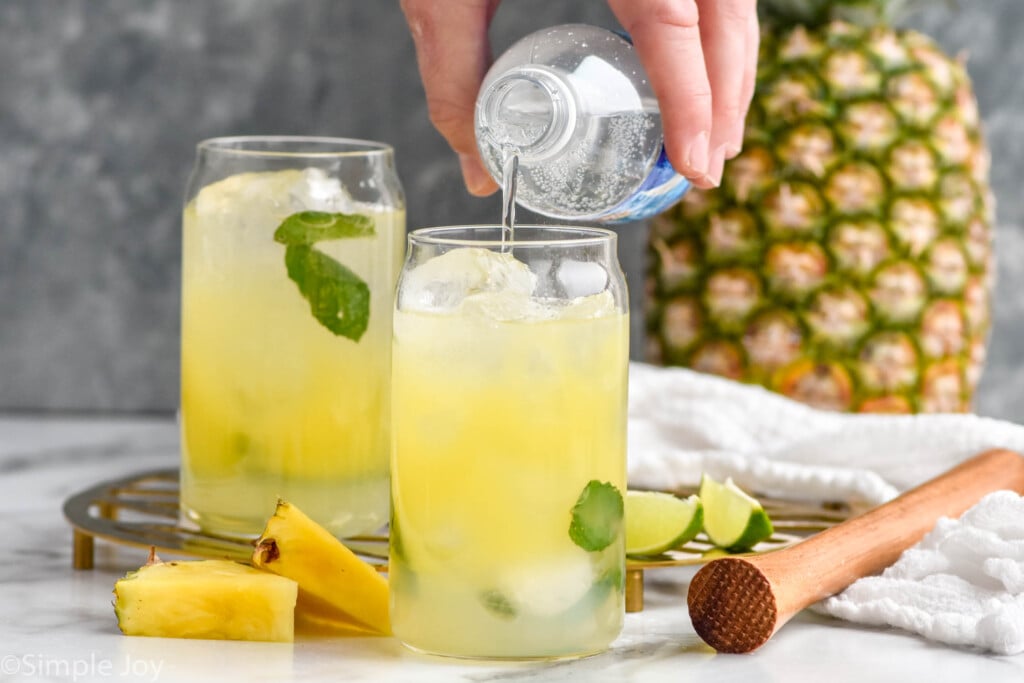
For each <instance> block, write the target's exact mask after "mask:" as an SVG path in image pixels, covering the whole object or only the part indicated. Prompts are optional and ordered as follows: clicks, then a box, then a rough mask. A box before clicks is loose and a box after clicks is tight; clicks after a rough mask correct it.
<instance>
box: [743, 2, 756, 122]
mask: <svg viewBox="0 0 1024 683" xmlns="http://www.w3.org/2000/svg"><path fill="white" fill-rule="evenodd" d="M760 44H761V28H760V27H759V26H758V23H757V12H753V13H752V14H751V15H750V17H749V18H748V19H747V44H746V55H747V59H746V62H747V63H746V65H745V66H744V68H743V91H742V93H743V94H742V97H741V98H740V101H741V102H742V104H743V107H744V111H749V110H750V102H751V100H753V99H754V87H755V85H756V83H757V55H758V47H759V46H760ZM744 118H746V115H745V114H744Z"/></svg>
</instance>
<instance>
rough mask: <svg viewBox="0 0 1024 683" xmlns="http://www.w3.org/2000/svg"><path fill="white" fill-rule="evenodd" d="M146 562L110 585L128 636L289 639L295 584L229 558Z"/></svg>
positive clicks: (118, 619)
mask: <svg viewBox="0 0 1024 683" xmlns="http://www.w3.org/2000/svg"><path fill="white" fill-rule="evenodd" d="M154 559H155V557H154V556H153V555H152V554H151V555H150V563H149V564H147V565H145V566H144V567H142V568H141V569H139V570H138V571H134V572H128V574H127V575H126V576H125V577H124V578H123V579H120V580H118V581H117V583H115V584H114V596H115V600H114V612H115V614H117V625H118V627H119V628H120V629H121V631H122V632H123V633H124V634H125V635H129V636H162V637H166V638H214V639H220V640H268V641H276V642H286V643H290V642H292V640H293V639H294V632H295V601H296V598H297V594H298V586H297V585H296V584H295V582H294V581H292V580H291V579H287V578H284V577H281V576H275V575H273V574H268V573H266V572H261V571H259V570H256V569H253V568H252V567H247V566H245V565H243V564H239V563H237V562H229V561H227V560H194V561H188V562H159V561H154Z"/></svg>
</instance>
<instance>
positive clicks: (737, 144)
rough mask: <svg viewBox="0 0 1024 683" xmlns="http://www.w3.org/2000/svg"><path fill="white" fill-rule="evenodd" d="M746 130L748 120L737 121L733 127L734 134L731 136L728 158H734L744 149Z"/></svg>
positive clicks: (727, 152)
mask: <svg viewBox="0 0 1024 683" xmlns="http://www.w3.org/2000/svg"><path fill="white" fill-rule="evenodd" d="M745 132H746V121H745V120H744V119H740V120H739V121H737V122H736V125H735V127H734V128H733V131H732V135H731V136H729V142H728V145H729V146H728V147H727V148H726V158H727V159H732V158H733V157H734V156H736V155H737V154H739V153H740V150H742V149H743V136H744V133H745Z"/></svg>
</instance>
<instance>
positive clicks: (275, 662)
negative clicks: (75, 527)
mask: <svg viewBox="0 0 1024 683" xmlns="http://www.w3.org/2000/svg"><path fill="white" fill-rule="evenodd" d="M176 461H177V432H176V429H175V426H174V424H173V422H172V421H170V420H168V419H155V418H154V419H131V420H128V419H99V418H54V417H35V416H31V415H22V416H7V417H0V538H3V546H4V547H3V552H2V560H0V596H2V597H0V608H2V617H0V681H51V680H52V681H107V680H118V679H119V680H130V681H152V682H157V681H159V682H161V683H166V682H170V681H189V682H197V681H207V680H209V681H225V680H234V679H239V680H241V679H244V680H247V681H282V682H283V681H292V680H296V681H303V682H305V683H316V682H318V681H403V682H405V681H486V680H501V681H584V682H587V683H590V682H600V681H633V680H636V681H661V680H665V681H690V680H692V681H702V680H704V681H713V682H714V683H728V682H729V681H743V682H744V683H747V682H749V681H757V682H758V683H762V682H765V681H780V682H782V681H785V682H786V683H800V682H802V681H808V682H810V681H814V682H815V683H819V682H820V681H822V680H826V681H829V683H840V682H842V681H900V682H901V683H907V682H909V681H917V680H923V679H924V678H925V677H926V676H927V678H928V680H929V681H931V682H934V681H965V680H971V679H973V680H984V681H986V683H991V682H993V681H1021V680H1024V655H1021V656H1018V657H994V656H988V655H982V654H978V653H975V652H971V651H966V650H958V649H953V648H948V647H943V646H939V645H934V644H931V643H929V642H927V641H924V640H922V639H920V638H917V637H915V636H911V635H907V634H904V633H900V632H896V631H890V630H880V629H868V628H862V627H857V626H853V625H850V624H845V623H843V622H840V621H835V620H831V619H826V618H823V617H818V616H816V615H813V614H810V613H806V612H805V613H803V614H801V615H799V616H798V617H797V618H796V619H794V620H793V621H791V622H790V623H789V624H788V625H787V626H786V627H785V628H784V629H782V630H781V631H780V632H779V633H778V634H777V635H776V637H775V638H774V639H773V640H772V641H770V642H769V643H768V644H767V645H766V646H765V647H763V648H762V649H761V650H759V651H757V652H756V653H754V654H751V655H716V654H715V653H714V652H713V651H712V650H710V649H709V648H708V647H707V646H705V645H704V644H703V643H701V641H700V640H699V639H698V638H697V636H696V635H695V634H694V632H693V629H692V628H691V626H690V622H689V618H688V616H687V613H686V609H685V595H686V587H687V581H688V580H689V577H690V576H691V575H692V570H662V571H658V572H649V573H648V577H647V586H646V609H645V610H644V611H643V612H641V613H638V614H628V615H626V626H625V629H624V631H623V633H622V635H621V636H620V637H619V639H618V640H617V641H616V642H615V643H614V644H613V646H612V648H611V649H610V650H609V651H607V652H605V653H603V654H601V655H597V656H594V657H589V658H586V659H579V660H570V661H558V662H553V663H528V664H505V663H467V662H463V661H458V660H448V659H444V658H434V657H425V656H420V655H416V654H414V653H412V652H409V651H407V650H405V649H404V648H403V647H401V646H400V645H399V644H398V643H397V641H395V640H394V639H392V638H344V639H305V638H300V639H298V640H297V641H296V642H295V643H294V645H291V644H288V645H284V644H271V643H242V642H224V641H194V640H173V639H158V638H129V637H125V636H123V635H121V634H120V632H119V631H118V630H117V625H116V621H115V618H114V614H113V610H112V608H111V604H110V602H111V597H112V596H111V590H112V588H113V584H114V581H115V580H116V579H117V578H118V577H119V576H121V575H122V574H124V572H125V571H127V570H129V569H133V568H136V567H138V566H139V565H140V564H141V563H142V562H143V561H144V560H145V557H144V555H145V553H144V552H143V551H142V550H139V549H134V548H125V547H116V546H113V545H110V544H107V543H104V542H102V541H98V542H97V546H96V568H95V569H93V570H89V571H75V570H73V569H72V568H71V530H70V528H69V527H68V525H67V524H66V522H65V521H64V519H63V516H62V514H61V504H62V502H63V501H64V499H65V498H67V497H68V496H69V495H71V494H72V493H75V492H77V491H79V490H81V489H83V488H86V487H88V486H90V485H92V484H95V483H97V482H100V481H103V480H106V479H113V478H117V477H121V476H126V475H130V474H132V473H134V472H137V471H140V470H145V469H154V468H159V467H172V466H174V465H175V464H176Z"/></svg>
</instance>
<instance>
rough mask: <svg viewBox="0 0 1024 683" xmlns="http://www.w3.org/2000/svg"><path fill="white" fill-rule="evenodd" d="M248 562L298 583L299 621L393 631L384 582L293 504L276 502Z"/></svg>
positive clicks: (375, 631)
mask: <svg viewBox="0 0 1024 683" xmlns="http://www.w3.org/2000/svg"><path fill="white" fill-rule="evenodd" d="M252 563H253V565H255V566H256V567H258V568H260V569H266V570H269V571H272V572H274V573H275V574H280V575H281V576H286V577H288V578H290V579H294V580H295V581H296V582H297V583H298V584H299V597H298V603H297V607H296V610H297V613H298V615H299V617H298V618H299V620H300V621H301V622H303V623H305V624H314V625H319V626H328V625H330V628H331V630H336V631H337V630H340V631H348V632H352V631H354V632H357V633H358V632H364V633H365V632H368V631H369V632H372V633H381V634H385V635H387V634H390V633H391V621H390V619H389V617H388V582H387V581H386V580H385V579H384V577H382V576H381V575H380V574H378V573H377V571H376V570H375V569H374V568H373V567H371V566H370V565H369V564H367V563H366V562H364V561H362V560H360V559H359V558H358V557H356V555H355V554H354V553H353V552H352V551H351V550H349V549H348V548H346V547H345V546H344V545H343V544H342V543H341V541H339V540H338V539H336V538H335V537H334V536H332V535H331V533H330V532H329V531H327V530H326V529H324V528H323V527H322V526H320V525H319V524H317V523H316V522H314V521H313V520H311V519H310V518H309V517H307V516H306V515H305V514H304V513H303V512H302V511H301V510H299V509H298V508H296V507H295V506H294V505H291V504H290V503H286V502H284V501H278V503H277V510H276V511H275V512H274V516H273V517H271V518H270V520H269V521H268V522H267V527H266V529H264V531H263V535H262V536H260V538H259V540H258V541H257V542H256V550H255V551H254V552H253V555H252Z"/></svg>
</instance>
